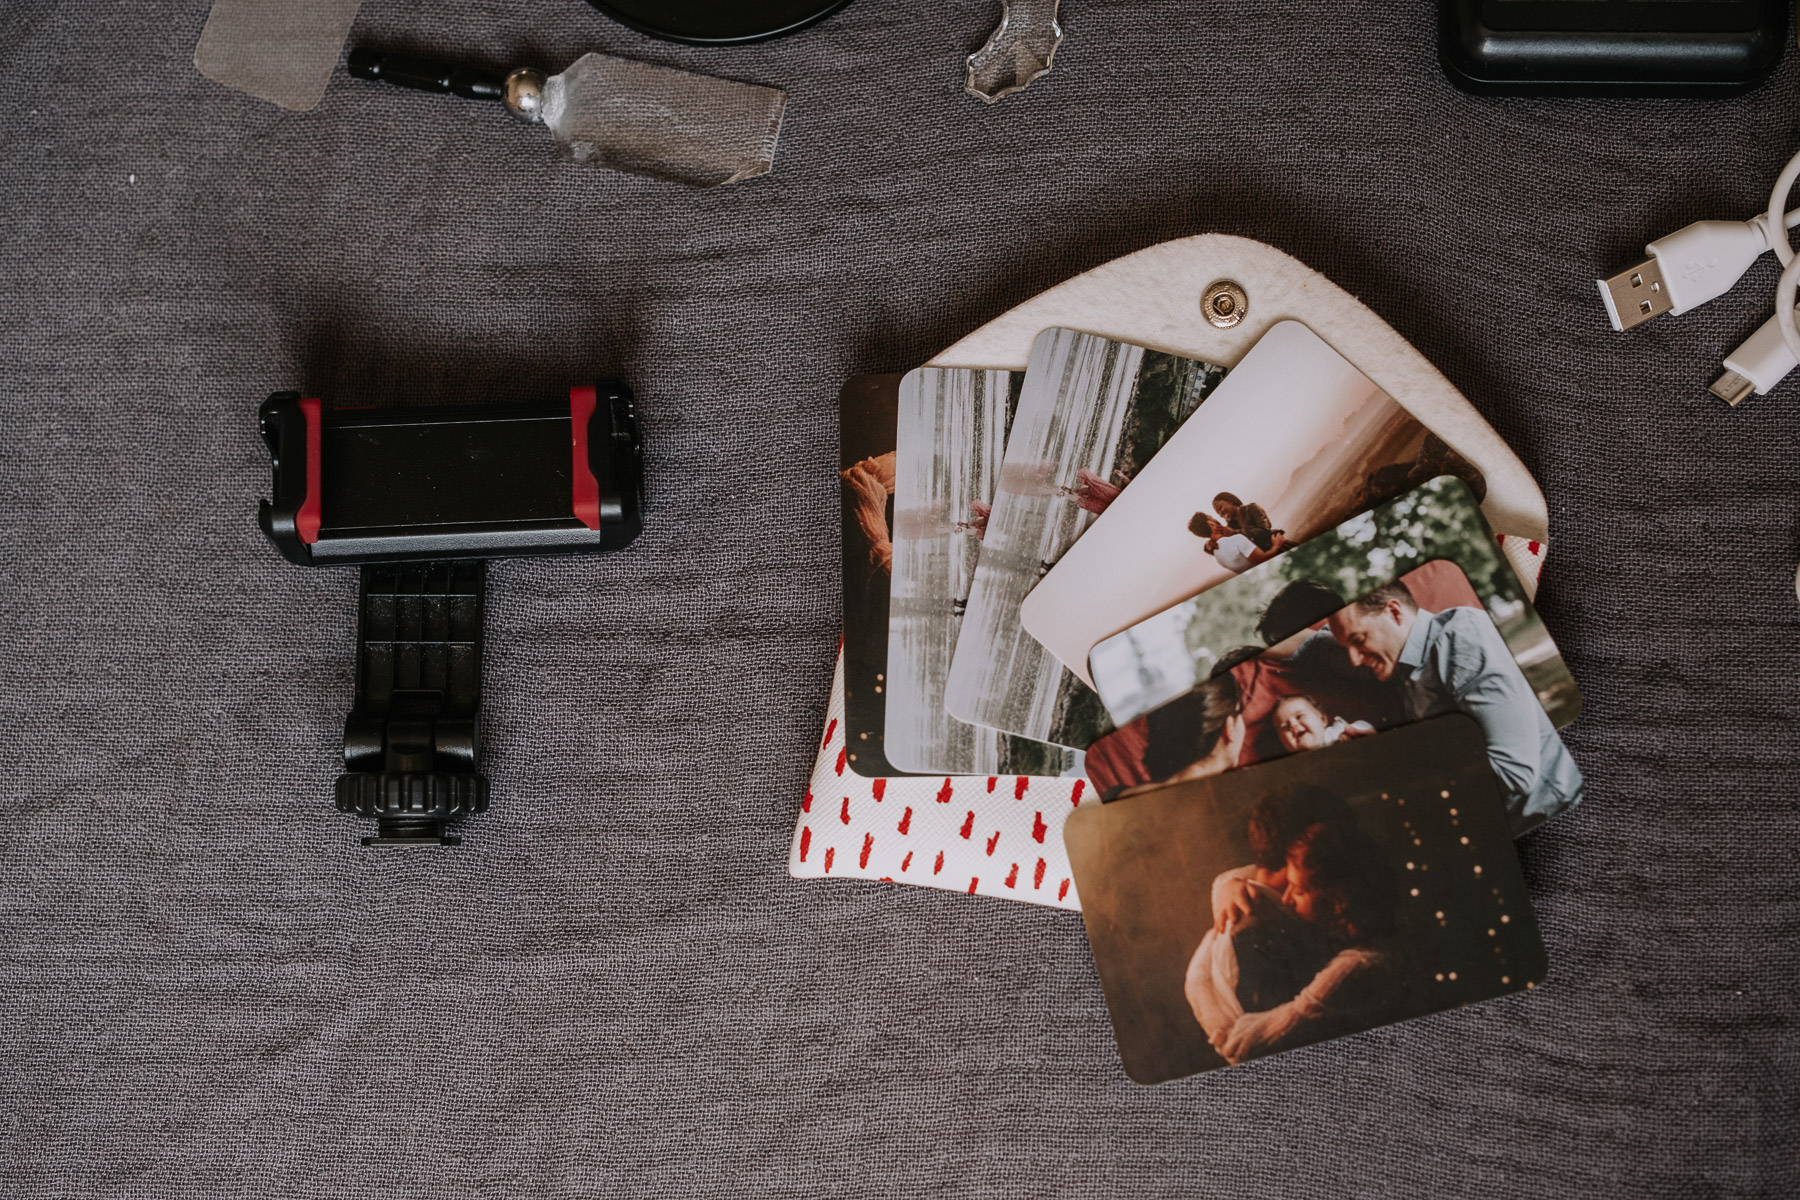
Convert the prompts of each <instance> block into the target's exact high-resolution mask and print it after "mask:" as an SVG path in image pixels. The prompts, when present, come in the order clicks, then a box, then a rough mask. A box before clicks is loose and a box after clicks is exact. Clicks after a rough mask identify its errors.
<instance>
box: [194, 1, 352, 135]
mask: <svg viewBox="0 0 1800 1200" xmlns="http://www.w3.org/2000/svg"><path fill="white" fill-rule="evenodd" d="M360 7H362V0H213V6H212V15H211V16H209V17H207V18H206V28H205V29H204V30H202V31H201V33H200V44H199V45H198V46H196V47H195V48H194V66H195V67H196V68H198V69H199V71H200V73H201V74H202V75H204V76H206V77H207V78H208V79H211V80H213V81H215V82H217V83H222V84H224V85H225V86H226V87H228V88H234V89H236V90H237V91H240V92H248V93H249V94H250V95H252V96H255V97H257V98H259V99H262V100H268V101H270V102H272V103H275V104H279V105H281V107H283V108H289V109H293V110H294V111H295V112H305V111H307V110H308V109H310V108H312V107H313V106H314V105H316V104H318V102H319V100H320V98H321V97H322V96H324V95H325V84H326V83H327V82H328V81H329V80H330V79H331V72H332V71H333V70H334V69H335V68H336V67H337V63H338V59H339V58H340V57H341V56H342V55H343V52H344V39H346V38H348V37H349V36H350V26H351V24H352V23H353V22H355V20H356V10H357V9H358V8H360Z"/></svg>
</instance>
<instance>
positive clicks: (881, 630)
mask: <svg viewBox="0 0 1800 1200" xmlns="http://www.w3.org/2000/svg"><path fill="white" fill-rule="evenodd" d="M900 378H901V377H900V376H898V375H857V376H854V377H852V378H851V379H849V380H848V381H846V382H845V384H844V387H843V390H842V391H841V392H840V393H839V394H838V491H839V495H840V498H841V507H840V512H841V521H842V533H841V536H842V539H843V569H844V733H845V736H844V742H845V758H846V762H847V763H848V765H849V767H850V769H851V770H852V771H854V772H855V773H856V774H858V775H863V776H867V777H877V778H878V777H885V776H891V775H899V774H902V773H903V772H901V771H899V770H898V769H897V768H895V767H894V765H893V764H892V763H890V762H889V761H888V757H887V750H886V736H885V726H886V723H887V695H886V689H887V644H888V638H887V629H888V592H889V588H890V583H891V580H892V577H893V573H894V532H893V531H894V470H895V463H894V460H895V440H896V423H895V422H896V416H897V414H898V412H899V399H900Z"/></svg>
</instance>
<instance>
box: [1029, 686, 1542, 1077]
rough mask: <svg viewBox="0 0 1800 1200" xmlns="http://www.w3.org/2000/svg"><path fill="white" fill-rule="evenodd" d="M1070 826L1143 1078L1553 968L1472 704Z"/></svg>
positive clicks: (1124, 1046) (1348, 1031)
mask: <svg viewBox="0 0 1800 1200" xmlns="http://www.w3.org/2000/svg"><path fill="white" fill-rule="evenodd" d="M1063 836H1064V841H1065V843H1066V845H1067V848H1068V853H1069V863H1070V867H1071V869H1072V871H1073V873H1074V878H1075V883H1076V886H1077V887H1078V888H1079V889H1080V892H1081V904H1082V920H1083V921H1084V923H1085V924H1086V926H1087V933H1088V941H1089V943H1090V945H1091V946H1092V949H1093V954H1094V964H1095V967H1096V968H1097V969H1098V971H1099V975H1100V982H1101V986H1102V989H1103V990H1104V992H1105V994H1106V1005H1107V1009H1108V1012H1109V1013H1110V1015H1111V1018H1112V1025H1113V1033H1114V1036H1115V1038H1116V1040H1117V1042H1118V1047H1119V1056H1120V1059H1121V1061H1122V1063H1123V1065H1124V1068H1125V1072H1126V1074H1127V1075H1129V1076H1130V1077H1131V1078H1132V1079H1134V1080H1136V1081H1137V1082H1139V1083H1146V1084H1153V1083H1162V1082H1165V1081H1167V1080H1171V1079H1178V1078H1180V1077H1182V1076H1185V1075H1192V1074H1194V1073H1196V1072H1200V1071H1209V1070H1215V1069H1218V1068H1221V1067H1228V1066H1236V1065H1239V1064H1242V1063H1246V1062H1250V1061H1253V1060H1256V1059H1260V1058H1265V1057H1268V1056H1270V1055H1274V1054H1280V1053H1283V1052H1286V1051H1289V1050H1294V1049H1297V1048H1299V1047H1302V1046H1307V1045H1310V1044H1312V1043H1315V1042H1320V1041H1324V1040H1326V1039H1328V1038H1336V1037H1343V1036H1347V1035H1352V1034H1356V1033H1360V1032H1362V1031H1364V1030H1368V1029H1373V1028H1376V1027H1377V1026H1382V1025H1388V1024H1391V1023H1393V1022H1396V1021H1404V1020H1409V1019H1411V1018H1414V1017H1419V1016H1423V1015H1425V1014H1428V1013H1435V1012H1441V1011H1444V1010H1446V1009H1453V1008H1458V1007H1461V1006H1463V1005H1468V1004H1473V1003H1476V1002H1478V1001H1484V1000H1489V999H1493V998H1495V997H1498V996H1503V995H1506V994H1508V993H1511V992H1518V991H1522V990H1525V989H1527V988H1530V987H1532V986H1534V985H1535V984H1536V983H1537V982H1538V981H1540V980H1541V979H1542V978H1543V976H1544V973H1545V971H1546V969H1547V960H1546V956H1545V952H1544V946H1543V942H1542V940H1541V938H1540V936H1539V933H1538V927H1537V921H1536V919H1535V916H1534V915H1533V913H1532V909H1531V903H1530V898H1529V896H1528V895H1527V892H1526V888H1525V881H1524V878H1523V877H1522V875H1521V873H1520V869H1519V860H1518V856H1517V854H1516V852H1515V851H1514V848H1513V844H1512V831H1511V829H1510V828H1509V827H1508V825H1507V821H1506V814H1505V810H1504V807H1503V805H1502V802H1501V798H1500V795H1499V791H1498V789H1497V787H1496V785H1495V782H1494V776H1493V774H1492V773H1491V772H1490V771H1489V769H1488V758H1487V750H1486V742H1485V739H1484V738H1483V736H1482V731H1481V729H1480V728H1479V727H1478V726H1477V725H1476V724H1475V722H1474V721H1472V720H1470V719H1469V718H1467V717H1463V716H1446V717H1441V718H1438V719H1436V720H1432V721H1426V722H1422V723H1420V724H1416V725H1411V726H1408V727H1406V728H1404V729H1396V730H1393V731H1390V732H1387V733H1382V734H1377V735H1375V736H1371V737H1360V738H1354V739H1348V740H1343V741H1340V742H1339V743H1337V744H1335V745H1332V746H1329V747H1327V748H1325V749H1322V750H1319V751H1317V752H1316V753H1310V754H1298V755H1294V756H1293V757H1290V758H1285V759H1281V760H1280V761H1277V762H1272V763H1269V764H1267V765H1264V766H1260V767H1256V768H1254V769H1251V770H1246V771H1234V772H1230V773H1227V774H1220V775H1214V776H1211V777H1208V778H1204V779H1198V780H1193V781H1190V782H1186V783H1181V784H1177V785H1174V786H1172V787H1167V788H1164V789H1162V790H1160V791H1156V792H1152V793H1149V794H1146V795H1143V796H1137V797H1133V798H1132V799H1130V800H1126V801H1123V802H1121V803H1117V804H1105V805H1089V806H1085V807H1082V808H1078V809H1076V810H1075V811H1074V812H1072V813H1070V814H1069V817H1068V820H1067V822H1066V824H1065V825H1064V830H1063Z"/></svg>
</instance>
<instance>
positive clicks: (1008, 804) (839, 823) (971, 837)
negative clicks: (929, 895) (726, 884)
mask: <svg viewBox="0 0 1800 1200" xmlns="http://www.w3.org/2000/svg"><path fill="white" fill-rule="evenodd" d="M1090 803H1098V797H1097V796H1096V795H1095V793H1094V789H1093V787H1092V786H1090V785H1089V783H1088V781H1087V780H1085V779H1045V778H1041V777H1037V776H1026V775H998V776H988V775H951V776H943V775H933V776H915V777H907V778H900V779H864V778H863V777H862V776H860V775H858V774H856V773H855V772H854V771H852V770H850V768H849V767H848V766H847V765H846V764H845V751H844V660H843V655H842V653H840V654H839V655H838V665H837V670H836V672H835V673H834V674H833V676H832V680H831V701H830V704H829V705H828V706H827V708H826V712H825V732H824V736H823V737H822V738H821V739H820V745H819V758H818V761H817V762H816V763H815V764H814V766H813V773H812V781H811V783H810V784H809V785H808V788H807V792H806V796H805V798H804V799H803V800H802V801H801V804H800V819H799V821H798V822H797V823H796V824H795V826H794V842H793V845H792V846H791V847H790V848H789V850H788V874H790V875H792V876H794V878H796V879H823V878H845V879H879V880H883V881H884V882H888V883H910V884H915V885H917V886H919V887H934V888H942V889H943V890H945V891H951V892H964V893H967V894H969V895H977V896H998V897H1000V898H1001V899H1003V900H1023V901H1025V902H1026V903H1028V904H1044V905H1048V906H1050V907H1052V908H1066V909H1070V910H1074V911H1079V910H1080V908H1081V902H1080V900H1079V899H1077V897H1076V895H1075V884H1074V883H1073V882H1072V881H1071V879H1070V876H1069V858H1068V854H1067V853H1066V852H1065V851H1064V849H1063V839H1062V830H1063V821H1064V819H1065V818H1066V817H1067V816H1068V815H1069V813H1070V812H1071V811H1073V810H1074V808H1075V806H1076V805H1079V804H1090Z"/></svg>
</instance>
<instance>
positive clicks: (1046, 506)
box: [789, 321, 1582, 1082]
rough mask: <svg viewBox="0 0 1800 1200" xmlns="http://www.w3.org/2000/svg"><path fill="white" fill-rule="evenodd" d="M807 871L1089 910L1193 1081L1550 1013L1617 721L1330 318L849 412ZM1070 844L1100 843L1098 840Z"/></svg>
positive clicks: (902, 396) (1131, 1030)
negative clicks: (1597, 753) (1553, 827)
mask: <svg viewBox="0 0 1800 1200" xmlns="http://www.w3.org/2000/svg"><path fill="white" fill-rule="evenodd" d="M840 445H841V462H840V464H839V467H840V482H841V495H842V500H843V504H842V520H843V589H844V646H843V655H842V661H841V664H840V672H839V682H838V683H837V685H836V686H835V687H834V693H835V694H834V697H833V704H832V710H831V713H830V714H829V716H828V723H827V729H826V733H825V736H824V738H823V739H822V742H821V752H820V756H819V761H818V763H817V765H816V767H815V771H814V775H813V779H812V787H811V788H810V789H809V791H808V793H807V796H806V799H805V802H804V803H803V806H802V807H803V811H802V813H801V818H800V821H799V824H798V825H797V827H796V832H795V840H794V845H793V849H792V851H791V853H790V864H789V865H790V869H791V870H792V871H793V873H794V874H796V875H801V876H829V875H834V874H835V875H840V876H850V877H858V878H878V879H888V880H892V881H895V882H911V883H920V884H924V885H927V886H934V887H939V888H946V889H952V890H958V891H964V890H966V891H968V892H971V893H980V894H987V895H994V896H1003V897H1007V898H1011V899H1022V900H1030V901H1035V902H1038V903H1044V904H1050V905H1054V906H1061V907H1065V908H1080V909H1081V911H1082V912H1083V915H1084V919H1085V920H1086V923H1087V928H1088V933H1089V937H1090V941H1091V942H1092V945H1093V948H1094V954H1095V960H1096V963H1097V965H1098V967H1099V970H1100V976H1101V980H1102V984H1103V986H1104V987H1105V989H1106V993H1107V998H1108V1003H1109V1007H1110V1009H1111V1011H1112V1013H1113V1018H1114V1025H1115V1030H1116V1032H1117V1034H1118V1037H1119V1042H1120V1047H1121V1053H1122V1056H1123V1058H1124V1061H1125V1065H1126V1067H1127V1070H1128V1071H1129V1073H1130V1074H1131V1075H1132V1077H1133V1078H1136V1079H1139V1080H1142V1081H1146V1082H1156V1081H1160V1080H1163V1079H1169V1078H1174V1077H1177V1076H1179V1075H1185V1074H1189V1073H1192V1072H1193V1071H1197V1070H1205V1069H1208V1068H1211V1067H1217V1066H1222V1065H1228V1064H1234V1063H1237V1062H1242V1061H1245V1060H1247V1059H1249V1058H1255V1057H1260V1056H1263V1055H1266V1054H1269V1053H1273V1052H1277V1051H1280V1050H1286V1049H1290V1048H1293V1047H1296V1046H1300V1045H1304V1044H1307V1043H1309V1042H1315V1041H1319V1040H1321V1039H1323V1038H1327V1037H1334V1036H1338V1035H1341V1034H1345V1033H1351V1032H1355V1031H1357V1030H1361V1029H1367V1028H1370V1027H1372V1026H1374V1025H1380V1024H1386V1023H1389V1022H1391V1021H1396V1020H1401V1019H1405V1018H1407V1017H1410V1016H1415V1015H1419V1014H1421V1013H1425V1012H1435V1011H1440V1010H1442V1009H1444V1008H1448V1007H1455V1006H1457V1005H1462V1004H1467V1003H1471V1002H1474V1001H1477V1000H1484V999H1489V998H1492V997H1494V996H1498V995H1501V994H1503V993H1507V992H1513V991H1519V990H1524V989H1527V988H1529V987H1530V986H1532V985H1534V984H1535V983H1536V982H1537V981H1538V979H1540V978H1541V976H1542V974H1543V971H1544V967H1545V963H1544V952H1543V947H1542V943H1541V941H1540V940H1539V938H1538V934H1537V929H1536V925H1535V922H1534V921H1533V920H1532V916H1531V908H1530V903H1529V899H1528V897H1527V895H1526V893H1525V890H1524V884H1523V880H1522V878H1521V875H1520V871H1519V866H1518V860H1517V855H1516V852H1515V851H1514V848H1513V844H1512V839H1513V838H1514V837H1516V836H1518V835H1521V834H1523V833H1525V832H1528V831H1529V830H1531V829H1534V828H1536V827H1537V826H1539V825H1541V824H1542V823H1543V822H1544V821H1546V820H1548V819H1550V818H1552V817H1554V816H1556V815H1557V814H1559V813H1561V812H1563V811H1564V810H1566V809H1567V808H1568V807H1569V806H1570V805H1572V804H1574V803H1575V802H1576V801H1577V800H1578V799H1579V798H1580V795H1581V788H1582V783H1581V776H1580V773H1579V771H1578V770H1577V769H1576V768H1575V765H1574V763H1573V761H1572V760H1571V759H1570V757H1569V755H1568V752H1567V750H1566V749H1565V748H1564V747H1563V744H1562V741H1561V738H1560V736H1559V735H1558V733H1557V730H1558V729H1559V728H1561V727H1562V726H1563V725H1565V724H1567V723H1568V722H1569V721H1571V720H1573V719H1574V717H1575V716H1576V714H1577V713H1578V712H1579V710H1580V704H1581V700H1580V694H1579V692H1578V691H1577V690H1576V687H1575V684H1574V681H1573V680H1572V679H1571V678H1570V676H1569V673H1568V670H1567V668H1566V667H1565V666H1564V664H1563V661H1562V657H1561V655H1560V654H1559V652H1558V651H1557V649H1556V646H1555V644H1554V643H1553V642H1552V641H1551V639H1550V636H1549V634H1548V633H1547V631H1546V630H1545V628H1544V625H1543V622H1542V621H1541V620H1540V619H1539V618H1538V616H1537V613H1536V611H1535V609H1534V608H1533V607H1532V605H1531V602H1530V600H1529V598H1528V596H1527V594H1526V590H1525V588H1524V587H1523V586H1522V585H1521V583H1520V580H1519V579H1518V578H1517V576H1516V574H1515V572H1514V569H1513V567H1512V566H1511V565H1510V564H1509V562H1508V560H1507V557H1506V555H1505V554H1503V553H1502V552H1501V548H1500V545H1499V539H1497V538H1496V537H1495V535H1494V533H1493V531H1492V530H1491V529H1490V528H1489V526H1488V523H1487V521H1486V519H1485V518H1484V516H1483V514H1482V510H1481V502H1482V499H1483V497H1484V493H1485V488H1484V481H1483V475H1482V471H1481V467H1480V464H1479V463H1478V462H1472V461H1470V460H1469V459H1467V458H1465V457H1463V456H1462V455H1461V454H1459V453H1458V452H1457V450H1456V449H1454V448H1453V447H1452V446H1451V445H1450V444H1449V443H1448V442H1447V441H1446V440H1445V438H1444V437H1442V436H1440V434H1439V433H1438V432H1436V431H1434V430H1433V429H1431V428H1428V427H1427V426H1426V425H1425V424H1424V423H1422V422H1421V421H1420V420H1419V419H1418V418H1416V417H1415V416H1414V415H1413V414H1411V413H1409V412H1408V411H1407V410H1406V409H1405V408H1403V407H1402V406H1401V405H1400V404H1398V403H1397V402H1396V401H1395V400H1394V399H1393V398H1392V397H1391V396H1389V395H1388V394H1387V393H1386V392H1384V391H1383V390H1382V389H1381V388H1380V387H1379V386H1377V385H1376V384H1375V383H1373V382H1372V381H1371V380H1370V379H1369V378H1368V377H1367V376H1365V375H1364V374H1362V372H1360V371H1359V370H1357V369H1356V368H1355V367H1354V366H1353V365H1351V364H1350V363H1349V362H1348V361H1347V360H1346V359H1344V358H1343V357H1342V355H1340V354H1339V353H1338V352H1337V351H1335V350H1334V349H1333V348H1332V347H1330V346H1329V345H1327V344H1326V343H1325V342H1324V341H1323V340H1322V339H1320V338H1319V337H1318V336H1317V335H1316V334H1314V333H1313V332H1312V331H1311V330H1310V329H1308V328H1307V327H1305V326H1304V325H1301V324H1299V323H1298V322H1293V321H1287V322H1282V323H1281V324H1278V325H1276V326H1274V327H1273V328H1272V329H1270V330H1269V331H1268V332H1267V333H1265V334H1264V335H1263V336H1262V338H1261V339H1260V340H1259V341H1258V342H1257V344H1256V346H1255V347H1253V348H1252V350H1251V351H1250V352H1249V353H1248V354H1246V355H1245V356H1244V358H1243V359H1242V360H1241V361H1240V362H1239V363H1237V364H1236V365H1235V366H1234V367H1232V369H1231V370H1229V371H1227V369H1226V368H1225V367H1224V366H1221V365H1219V364H1216V363H1209V362H1203V361H1199V360H1196V359H1191V358H1184V357H1181V356H1178V355H1172V354H1166V353H1162V352H1159V351H1155V350H1150V349H1146V348H1144V347H1141V346H1135V345H1131V344H1129V343H1126V342H1122V341H1118V340H1115V339H1111V338H1106V337H1100V336H1097V335H1094V334H1088V333H1082V332H1079V331H1076V330H1070V329H1050V330H1046V331H1044V332H1043V333H1042V334H1040V335H1039V337H1038V338H1037V339H1036V342H1035V344H1034V346H1033V348H1032V353H1031V358H1030V362H1029V365H1028V367H1027V369H1026V370H1025V371H1024V372H1008V371H990V370H971V369H956V368H921V369H919V370H915V371H912V372H910V373H908V374H906V375H903V376H900V375H884V376H861V377H858V378H855V379H852V380H850V381H849V382H848V383H847V384H846V385H845V387H844V389H843V393H842V403H841V442H840ZM1065 834H1066V838H1065Z"/></svg>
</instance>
